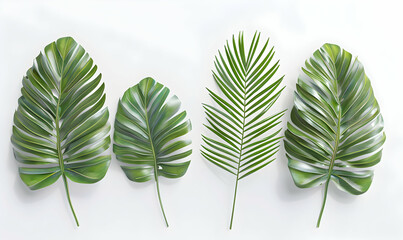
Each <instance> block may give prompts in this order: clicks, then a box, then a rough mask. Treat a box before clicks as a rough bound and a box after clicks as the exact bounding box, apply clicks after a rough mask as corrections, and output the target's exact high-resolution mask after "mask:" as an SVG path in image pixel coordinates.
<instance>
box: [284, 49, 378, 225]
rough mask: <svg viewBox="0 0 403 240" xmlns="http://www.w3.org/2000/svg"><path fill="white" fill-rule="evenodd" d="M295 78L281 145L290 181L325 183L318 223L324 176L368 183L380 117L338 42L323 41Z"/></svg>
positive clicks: (345, 186) (350, 186)
mask: <svg viewBox="0 0 403 240" xmlns="http://www.w3.org/2000/svg"><path fill="white" fill-rule="evenodd" d="M303 72H304V74H303V75H301V76H300V77H299V79H298V83H297V89H296V92H295V97H294V107H293V109H292V112H291V122H289V123H288V130H287V131H286V132H285V140H284V147H285V150H286V155H287V158H288V166H289V169H290V172H291V175H292V177H293V179H294V182H295V184H296V185H297V186H298V187H301V188H309V187H315V186H318V185H321V184H325V191H324V199H323V204H322V209H321V211H320V215H319V219H318V222H317V227H319V225H320V220H321V217H322V213H323V209H324V207H325V203H326V196H327V190H328V187H329V183H330V181H332V182H333V183H334V184H336V186H337V187H338V188H339V189H341V190H343V191H346V192H348V193H351V194H355V195H358V194H362V193H364V192H366V191H367V190H368V188H369V186H370V185H371V182H372V178H373V171H372V170H370V169H368V167H372V166H374V165H375V164H377V163H378V162H379V161H380V160H381V155H382V145H383V143H384V141H385V133H384V131H383V119H382V115H381V113H380V109H379V105H378V102H377V101H376V99H375V96H374V93H373V90H372V87H371V83H370V81H369V79H368V77H367V76H366V75H365V71H364V67H363V66H362V64H361V63H360V62H359V61H358V60H357V59H354V60H353V59H352V55H351V54H350V53H349V52H347V51H345V50H342V49H341V48H340V47H339V46H337V45H333V44H325V45H323V46H322V47H321V48H320V49H319V50H317V51H316V52H315V53H314V54H313V56H312V57H311V58H310V59H309V60H308V61H307V62H306V63H305V69H303Z"/></svg>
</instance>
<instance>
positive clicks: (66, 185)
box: [63, 174, 80, 227]
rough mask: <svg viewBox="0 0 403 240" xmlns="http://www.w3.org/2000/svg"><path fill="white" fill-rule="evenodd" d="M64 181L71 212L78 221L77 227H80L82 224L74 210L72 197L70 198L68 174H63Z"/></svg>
mask: <svg viewBox="0 0 403 240" xmlns="http://www.w3.org/2000/svg"><path fill="white" fill-rule="evenodd" d="M63 183H64V188H65V189H66V195H67V200H68V202H69V205H70V209H71V212H72V213H73V216H74V220H75V221H76V224H77V227H79V226H80V224H79V223H78V219H77V216H76V213H75V212H74V208H73V204H71V199H70V193H69V186H68V183H67V178H66V175H64V174H63Z"/></svg>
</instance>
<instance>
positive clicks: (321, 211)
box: [316, 181, 330, 228]
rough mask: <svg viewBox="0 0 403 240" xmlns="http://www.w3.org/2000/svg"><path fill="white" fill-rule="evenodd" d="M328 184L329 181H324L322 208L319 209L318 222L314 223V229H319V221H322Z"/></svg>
mask: <svg viewBox="0 0 403 240" xmlns="http://www.w3.org/2000/svg"><path fill="white" fill-rule="evenodd" d="M329 182H330V181H326V185H325V193H324V196H323V202H322V208H321V209H320V213H319V218H318V221H317V223H316V227H317V228H319V226H320V221H321V220H322V214H323V210H324V209H325V205H326V199H327V190H328V188H329Z"/></svg>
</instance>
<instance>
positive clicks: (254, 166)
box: [201, 33, 284, 229]
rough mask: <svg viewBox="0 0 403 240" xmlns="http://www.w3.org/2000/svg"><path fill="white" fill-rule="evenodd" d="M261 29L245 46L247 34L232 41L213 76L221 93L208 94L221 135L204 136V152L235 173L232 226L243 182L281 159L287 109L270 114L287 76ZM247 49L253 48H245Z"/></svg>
mask: <svg viewBox="0 0 403 240" xmlns="http://www.w3.org/2000/svg"><path fill="white" fill-rule="evenodd" d="M259 42H260V33H256V34H255V35H254V37H253V40H252V42H251V44H250V46H245V44H244V38H243V33H240V34H239V36H238V38H237V39H236V38H235V37H234V36H233V38H232V42H227V44H226V45H225V47H224V51H225V53H224V54H221V52H219V53H218V56H217V57H216V59H215V63H214V65H215V68H216V69H215V71H214V72H213V77H214V80H215V82H216V83H217V85H218V87H219V89H220V90H221V93H220V94H217V93H215V92H213V91H211V90H210V89H208V92H209V94H210V96H211V98H212V99H213V100H214V102H215V106H213V105H208V104H204V109H205V113H206V115H207V122H208V124H207V125H205V126H206V128H207V129H209V131H210V132H211V133H213V134H214V135H215V137H213V138H210V137H208V136H204V135H203V136H202V138H203V141H204V143H203V145H202V150H201V154H202V155H203V157H204V158H205V159H206V160H208V161H209V162H211V163H212V164H214V165H216V166H218V167H220V168H221V169H223V170H225V171H226V172H228V173H230V174H233V175H234V176H235V191H234V199H233V205H232V214H231V221H230V229H231V228H232V223H233V217H234V210H235V202H236V195H237V189H238V181H239V180H241V179H243V178H245V177H247V176H249V175H250V174H253V173H255V172H257V171H259V170H260V169H262V168H263V167H265V166H267V165H268V164H269V163H271V162H272V161H273V160H275V157H274V156H275V154H276V153H277V151H278V148H279V142H280V138H281V136H279V133H280V130H281V129H280V128H279V124H280V123H281V120H280V118H281V117H282V116H283V114H284V111H282V112H278V113H275V114H271V115H270V114H269V113H268V112H269V110H270V108H271V107H272V106H273V104H274V103H275V102H276V101H277V99H278V98H279V96H280V94H281V92H282V90H283V89H284V88H280V89H279V85H280V84H281V82H282V80H283V77H281V78H279V79H275V77H274V74H275V73H276V72H277V69H278V68H279V62H278V61H277V62H275V63H272V59H273V57H274V48H273V47H272V48H270V47H269V45H268V43H269V40H267V41H265V42H264V43H263V44H262V46H258V45H259ZM245 47H247V48H245Z"/></svg>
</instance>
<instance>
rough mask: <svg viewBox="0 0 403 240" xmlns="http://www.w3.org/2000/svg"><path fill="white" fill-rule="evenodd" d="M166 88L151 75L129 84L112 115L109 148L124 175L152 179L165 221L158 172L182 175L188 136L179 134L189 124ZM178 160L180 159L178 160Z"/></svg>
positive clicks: (168, 174) (136, 178)
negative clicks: (113, 129)
mask: <svg viewBox="0 0 403 240" xmlns="http://www.w3.org/2000/svg"><path fill="white" fill-rule="evenodd" d="M168 96H169V89H168V88H167V87H164V86H163V85H162V84H160V83H157V82H155V81H154V79H152V78H145V79H143V80H141V81H140V83H138V84H137V85H134V86H133V87H131V88H129V89H128V90H127V91H126V92H125V93H124V95H123V98H122V99H121V100H120V101H119V105H118V110H117V113H116V119H115V132H114V137H113V138H114V144H113V151H114V153H115V154H116V158H117V159H118V160H119V161H120V162H121V168H122V169H123V171H124V173H125V174H126V176H127V177H128V178H129V179H130V180H131V181H134V182H147V181H149V180H151V179H154V180H155V183H156V186H157V193H158V200H159V203H160V206H161V211H162V213H163V216H164V220H165V223H166V225H167V227H168V221H167V218H166V216H165V212H164V207H163V205H162V201H161V195H160V190H159V183H158V176H163V177H167V178H179V177H182V176H183V175H184V174H185V173H186V171H187V169H188V167H189V164H190V160H188V161H183V160H182V159H184V158H186V157H188V156H189V155H190V154H191V153H192V150H191V149H187V148H186V147H187V146H189V145H190V144H191V141H190V140H183V139H181V137H182V136H183V135H185V134H187V133H188V132H189V131H190V130H191V128H192V126H191V123H190V120H185V118H186V111H181V112H179V110H180V105H181V103H180V101H179V99H178V98H177V97H176V96H172V97H170V98H169V99H168ZM180 160H182V161H180Z"/></svg>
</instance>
